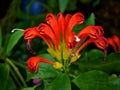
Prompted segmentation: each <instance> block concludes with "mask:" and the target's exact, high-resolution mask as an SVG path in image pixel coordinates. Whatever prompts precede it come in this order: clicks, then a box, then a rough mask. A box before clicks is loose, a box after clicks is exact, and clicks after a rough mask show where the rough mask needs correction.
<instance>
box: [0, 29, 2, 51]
mask: <svg viewBox="0 0 120 90" xmlns="http://www.w3.org/2000/svg"><path fill="white" fill-rule="evenodd" d="M1 48H2V29H1V28H0V49H1Z"/></svg>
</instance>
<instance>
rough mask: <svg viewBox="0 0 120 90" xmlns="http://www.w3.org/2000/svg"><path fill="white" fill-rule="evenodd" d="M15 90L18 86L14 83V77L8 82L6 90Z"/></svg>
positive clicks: (9, 78)
mask: <svg viewBox="0 0 120 90" xmlns="http://www.w3.org/2000/svg"><path fill="white" fill-rule="evenodd" d="M8 88H9V90H15V89H16V85H15V82H14V81H13V79H12V77H10V76H9V77H8V81H7V85H6V89H5V90H8Z"/></svg>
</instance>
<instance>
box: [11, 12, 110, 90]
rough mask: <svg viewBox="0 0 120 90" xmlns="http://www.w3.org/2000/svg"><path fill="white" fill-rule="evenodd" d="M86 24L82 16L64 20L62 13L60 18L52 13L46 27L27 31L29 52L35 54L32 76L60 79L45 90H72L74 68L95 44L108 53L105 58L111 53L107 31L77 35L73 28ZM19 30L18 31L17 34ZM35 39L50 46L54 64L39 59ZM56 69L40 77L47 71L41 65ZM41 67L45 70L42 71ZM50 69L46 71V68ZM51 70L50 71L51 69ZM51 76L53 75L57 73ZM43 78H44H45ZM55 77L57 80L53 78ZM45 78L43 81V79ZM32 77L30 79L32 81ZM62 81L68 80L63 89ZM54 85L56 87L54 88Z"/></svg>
mask: <svg viewBox="0 0 120 90" xmlns="http://www.w3.org/2000/svg"><path fill="white" fill-rule="evenodd" d="M83 23H85V17H84V15H83V14H82V13H80V12H77V13H75V14H74V15H71V14H66V15H65V16H63V14H62V13H61V12H59V13H58V15H57V17H55V16H54V15H53V14H52V13H48V14H47V16H46V23H40V24H39V25H38V26H36V27H32V28H27V29H25V30H24V31H23V37H24V39H25V40H26V41H27V49H28V50H29V51H30V52H31V53H32V54H33V56H32V57H30V58H29V59H28V60H27V66H28V71H29V72H28V73H31V74H32V76H34V75H36V74H37V75H39V76H37V77H36V76H35V77H32V79H34V78H41V79H45V78H46V77H45V76H46V74H48V77H47V78H49V75H51V76H50V77H52V78H56V79H55V80H53V82H52V83H51V85H46V84H45V88H44V89H45V90H55V88H56V87H57V88H61V90H71V84H70V80H69V76H68V75H69V74H70V66H71V65H72V64H73V63H74V62H76V61H77V60H78V59H79V58H80V56H81V54H80V52H81V51H82V50H83V49H84V48H85V47H86V46H87V45H88V44H91V43H94V44H95V45H96V46H97V47H98V48H99V49H101V50H103V51H104V54H105V57H106V53H107V47H108V42H107V39H106V38H105V37H104V30H103V28H102V27H101V26H93V25H91V26H86V27H85V28H83V29H82V30H80V31H79V32H78V33H76V32H73V28H74V27H75V26H76V25H82V24H83ZM15 30H18V29H14V30H13V32H14V31H15ZM34 38H42V39H43V40H44V42H45V43H46V44H47V46H48V48H47V52H48V53H49V55H50V56H51V57H52V58H54V60H50V59H48V58H47V56H45V57H42V56H41V57H40V56H39V55H36V52H35V51H34V50H33V49H32V48H31V45H30V44H31V41H32V40H33V39H34ZM43 63H46V64H44V65H45V66H46V65H49V64H50V66H51V65H52V66H53V67H52V70H55V72H52V71H51V70H50V71H49V70H48V71H47V72H46V74H44V73H40V70H43V72H44V71H45V70H44V69H43V67H45V66H43V67H42V65H41V64H43ZM40 66H41V67H40ZM45 68H46V67H45ZM50 68H51V67H49V68H48V69H50ZM56 70H57V75H54V74H49V73H56ZM41 74H44V75H43V76H42V75H41ZM52 75H53V76H52ZM41 76H42V77H41ZM29 77H30V76H29V74H28V78H29ZM61 79H62V80H64V79H65V80H66V83H65V84H64V85H63V87H61V84H62V83H63V82H62V81H61ZM53 84H56V86H55V85H53Z"/></svg>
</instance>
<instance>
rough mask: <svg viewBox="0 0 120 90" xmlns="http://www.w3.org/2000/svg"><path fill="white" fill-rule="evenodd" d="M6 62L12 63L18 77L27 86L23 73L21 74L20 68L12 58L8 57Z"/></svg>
mask: <svg viewBox="0 0 120 90" xmlns="http://www.w3.org/2000/svg"><path fill="white" fill-rule="evenodd" d="M6 62H7V63H9V64H10V65H11V67H12V68H13V69H14V71H15V72H16V74H17V75H18V77H19V78H20V80H21V82H22V83H23V85H24V86H25V87H27V84H26V82H25V80H24V78H23V77H22V75H21V73H20V71H19V70H18V68H17V67H16V66H15V65H14V64H13V62H12V61H11V60H10V59H8V58H6Z"/></svg>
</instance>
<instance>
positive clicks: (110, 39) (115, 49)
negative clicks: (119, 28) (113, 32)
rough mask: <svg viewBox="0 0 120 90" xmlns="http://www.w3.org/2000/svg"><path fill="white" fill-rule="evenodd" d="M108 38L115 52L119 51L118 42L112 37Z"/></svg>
mask: <svg viewBox="0 0 120 90" xmlns="http://www.w3.org/2000/svg"><path fill="white" fill-rule="evenodd" d="M107 40H108V44H109V45H111V46H112V47H113V49H114V51H115V52H117V47H116V44H115V42H114V41H113V39H112V38H107Z"/></svg>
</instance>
